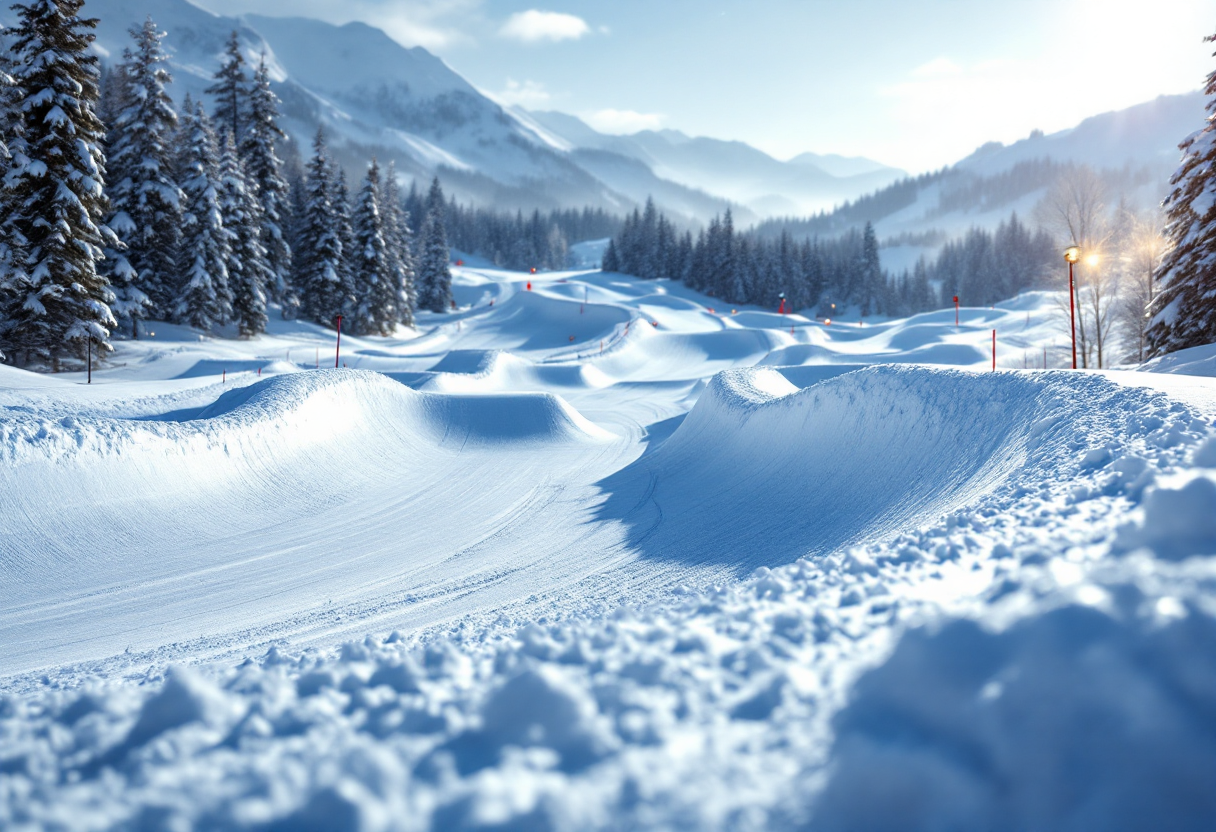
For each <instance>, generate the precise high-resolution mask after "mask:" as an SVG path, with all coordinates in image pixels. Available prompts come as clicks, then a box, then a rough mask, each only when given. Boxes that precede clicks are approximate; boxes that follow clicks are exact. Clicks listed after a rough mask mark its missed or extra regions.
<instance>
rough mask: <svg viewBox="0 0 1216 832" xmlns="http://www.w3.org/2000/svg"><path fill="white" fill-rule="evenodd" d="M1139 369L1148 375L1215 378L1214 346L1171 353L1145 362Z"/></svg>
mask: <svg viewBox="0 0 1216 832" xmlns="http://www.w3.org/2000/svg"><path fill="white" fill-rule="evenodd" d="M1140 369H1141V370H1143V371H1145V372H1149V373H1178V374H1180V375H1187V376H1216V344H1206V345H1204V346H1201V347H1191V348H1190V349H1186V350H1178V352H1171V353H1169V354H1168V355H1163V356H1161V357H1160V358H1154V359H1152V360H1151V361H1146V362H1145V363H1144V364H1143V365H1142V366H1141V367H1140Z"/></svg>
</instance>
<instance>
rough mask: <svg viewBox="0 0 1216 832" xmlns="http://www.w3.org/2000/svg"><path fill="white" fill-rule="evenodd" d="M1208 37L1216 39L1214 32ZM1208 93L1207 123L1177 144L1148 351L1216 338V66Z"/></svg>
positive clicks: (1158, 351) (1151, 308) (1164, 350)
mask: <svg viewBox="0 0 1216 832" xmlns="http://www.w3.org/2000/svg"><path fill="white" fill-rule="evenodd" d="M1204 42H1205V43H1212V42H1216V35H1211V36H1209V37H1207V38H1204ZM1204 94H1205V95H1207V96H1208V104H1207V113H1208V115H1207V118H1206V119H1205V126H1204V127H1203V129H1201V130H1199V131H1198V132H1197V133H1193V134H1191V135H1190V136H1187V138H1186V139H1185V140H1183V142H1182V143H1181V144H1180V145H1178V147H1179V149H1180V150H1182V163H1181V164H1180V165H1179V167H1178V170H1177V171H1176V172H1175V173H1174V175H1173V177H1171V179H1170V185H1171V186H1173V189H1172V190H1171V191H1170V194H1169V196H1167V197H1166V198H1165V202H1163V203H1162V205H1163V206H1164V208H1165V236H1166V239H1167V245H1168V246H1169V248H1168V250H1167V252H1166V254H1165V257H1164V258H1163V259H1162V261H1161V266H1160V267H1159V269H1158V270H1157V283H1158V286H1159V287H1160V288H1159V291H1158V292H1157V295H1156V297H1155V298H1153V301H1152V303H1151V304H1150V306H1149V309H1148V314H1149V315H1150V316H1151V320H1150V322H1149V325H1148V330H1147V331H1146V333H1145V337H1146V339H1147V341H1148V351H1149V355H1150V356H1156V355H1163V354H1165V353H1167V352H1174V351H1175V350H1181V349H1186V348H1187V347H1194V346H1199V345H1200V344H1210V343H1212V342H1213V341H1216V70H1214V71H1213V72H1212V73H1211V74H1209V75H1208V77H1207V83H1206V85H1205V86H1204Z"/></svg>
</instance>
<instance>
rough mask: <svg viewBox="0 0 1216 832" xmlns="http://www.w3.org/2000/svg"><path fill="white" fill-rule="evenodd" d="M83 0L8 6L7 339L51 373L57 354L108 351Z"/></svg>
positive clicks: (92, 85) (103, 240)
mask: <svg viewBox="0 0 1216 832" xmlns="http://www.w3.org/2000/svg"><path fill="white" fill-rule="evenodd" d="M82 5H83V0H33V2H31V3H28V4H24V5H21V4H19V5H16V6H13V9H14V10H15V11H16V12H17V18H18V23H17V25H16V26H15V27H14V30H13V36H14V43H13V51H14V53H15V54H16V55H17V56H18V61H17V65H16V67H15V69H14V73H13V76H14V79H15V81H16V83H17V85H18V86H19V87H20V88H21V90H22V93H23V97H22V99H21V116H22V125H23V126H22V129H23V133H24V135H23V138H22V148H21V149H22V153H21V157H20V158H15V159H14V160H13V161H14V164H13V165H12V167H11V168H10V170H9V172H8V175H7V176H6V185H7V187H8V188H9V189H10V190H11V196H12V200H13V201H12V202H11V203H10V207H11V213H10V214H9V216H8V217H7V218H6V220H5V226H6V227H5V234H6V236H8V235H10V234H11V235H12V236H11V237H9V239H11V240H17V241H20V243H21V245H22V249H23V256H22V258H21V262H20V264H19V266H20V267H21V270H22V276H21V277H20V278H17V279H14V280H13V281H12V283H11V284H10V290H16V292H17V293H18V297H17V299H16V300H17V303H15V304H14V306H15V307H16V308H15V315H14V319H13V320H11V321H10V322H9V324H8V325H7V332H6V340H7V342H8V343H9V344H10V345H11V347H12V348H13V351H14V352H15V353H16V354H18V355H20V356H22V357H23V358H24V359H26V360H27V361H28V359H30V358H40V359H44V360H47V361H49V362H50V363H51V367H52V369H54V370H55V371H58V370H59V366H60V359H61V358H62V357H63V356H65V355H75V356H79V357H81V358H84V356H85V353H86V348H87V345H88V343H89V342H90V341H91V342H92V343H93V345H94V347H95V348H94V350H93V352H94V354H96V355H103V354H104V353H105V352H108V351H110V350H111V349H112V347H111V346H110V342H109V338H110V328H111V327H113V326H114V316H113V314H112V313H111V312H110V307H109V303H110V301H111V300H113V295H112V294H111V292H110V287H109V283H108V281H107V280H106V278H105V276H104V275H102V274H99V273H98V270H97V263H98V261H100V260H101V259H102V257H103V254H102V246H104V245H107V244H108V242H109V241H110V240H111V239H113V234H112V233H111V232H110V231H109V230H108V229H107V228H106V227H105V226H104V225H103V224H102V223H101V220H102V216H103V215H104V213H105V208H106V198H105V195H104V192H103V188H104V186H105V155H104V152H103V150H102V147H101V140H102V136H103V135H104V132H105V127H104V126H103V125H102V123H101V121H100V119H98V118H97V114H96V112H95V110H94V107H95V106H96V104H97V97H98V93H99V90H98V86H97V80H98V70H97V56H96V55H93V54H90V53H89V46H90V44H91V43H92V42H93V39H94V35H93V32H92V30H93V29H94V28H96V26H97V21H96V20H95V19H91V18H89V19H82V18H81V17H80V15H79V12H80V8H81V6H82Z"/></svg>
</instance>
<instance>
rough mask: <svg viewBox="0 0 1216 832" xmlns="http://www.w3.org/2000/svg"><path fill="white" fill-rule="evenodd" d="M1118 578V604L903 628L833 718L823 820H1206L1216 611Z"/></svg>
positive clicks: (931, 825)
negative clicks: (995, 621) (993, 624)
mask: <svg viewBox="0 0 1216 832" xmlns="http://www.w3.org/2000/svg"><path fill="white" fill-rule="evenodd" d="M1093 589H1094V590H1097V589H1098V588H1097V587H1094V588H1093ZM1107 589H1108V590H1109V589H1115V590H1117V591H1116V592H1114V593H1112V596H1113V597H1114V598H1116V599H1118V600H1117V602H1115V603H1114V604H1113V608H1109V609H1099V608H1096V607H1093V606H1087V605H1082V604H1070V605H1066V606H1062V607H1059V608H1056V609H1052V610H1049V611H1046V612H1043V613H1042V614H1039V615H1034V616H1029V617H1027V618H1025V619H1023V620H1020V621H1018V622H1017V623H1015V624H1014V625H1012V626H1010V627H1008V628H1007V629H1005V630H1003V631H998V632H993V631H991V630H990V629H988V628H985V627H983V626H981V624H980V623H977V622H976V621H972V620H968V619H962V620H955V621H951V622H948V623H945V624H943V625H941V626H938V627H934V628H930V629H921V630H915V631H913V632H910V633H908V634H907V635H905V636H904V638H903V640H902V641H901V642H900V644H899V647H898V648H897V649H896V651H895V653H894V654H893V655H892V656H891V658H890V659H889V660H888V661H887V662H886V663H885V664H884V665H883V666H882V667H880V668H878V669H877V670H875V671H873V672H871V673H870V674H868V675H867V676H865V677H863V678H862V679H861V680H860V681H859V683H858V684H857V686H856V687H855V689H854V692H853V697H852V701H851V703H850V704H849V706H848V707H847V708H846V709H845V710H844V711H843V712H842V713H841V714H840V715H839V717H838V719H837V721H836V730H837V738H836V742H835V749H834V752H833V755H834V758H835V763H834V772H833V775H832V778H831V781H830V783H829V785H828V787H827V789H826V791H825V792H824V794H823V796H822V798H821V800H820V802H819V805H818V812H817V814H816V817H815V822H814V824H813V828H815V829H823V830H834V829H850V830H869V829H873V830H880V829H884V830H885V829H913V830H915V829H926V830H927V829H989V830H1015V829H1058V830H1089V829H1107V830H1139V829H1200V828H1204V827H1206V826H1207V825H1208V824H1209V823H1210V822H1211V819H1212V818H1213V817H1216V791H1214V790H1213V789H1212V787H1211V784H1212V783H1213V782H1214V781H1216V735H1214V734H1213V731H1212V728H1213V725H1216V698H1213V695H1212V694H1213V692H1216V619H1214V618H1212V617H1211V616H1210V614H1204V613H1203V612H1201V611H1199V610H1197V609H1194V608H1188V605H1186V604H1184V603H1182V602H1180V601H1178V600H1177V599H1173V598H1168V597H1167V598H1162V599H1146V598H1145V596H1144V595H1143V594H1142V593H1141V592H1140V591H1138V590H1137V589H1136V588H1135V586H1134V585H1126V584H1125V585H1121V586H1117V587H1107ZM1150 600H1151V601H1153V602H1152V603H1149V601H1150ZM1162 613H1164V615H1163V614H1162ZM1046 703H1050V706H1049V707H1048V706H1046Z"/></svg>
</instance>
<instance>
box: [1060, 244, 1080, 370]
mask: <svg viewBox="0 0 1216 832" xmlns="http://www.w3.org/2000/svg"><path fill="white" fill-rule="evenodd" d="M1064 259H1065V260H1067V261H1068V320H1069V323H1070V324H1071V325H1072V368H1073V369H1074V370H1075V369H1077V302H1076V297H1077V291H1076V284H1075V283H1074V282H1073V278H1072V267H1073V266H1075V265H1076V263H1077V261H1078V260H1080V259H1081V247H1080V246H1069V247H1068V248H1066V249H1064Z"/></svg>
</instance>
